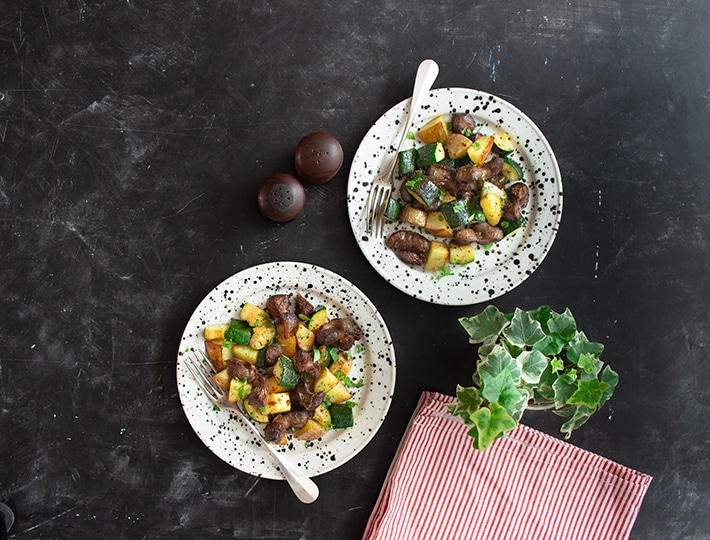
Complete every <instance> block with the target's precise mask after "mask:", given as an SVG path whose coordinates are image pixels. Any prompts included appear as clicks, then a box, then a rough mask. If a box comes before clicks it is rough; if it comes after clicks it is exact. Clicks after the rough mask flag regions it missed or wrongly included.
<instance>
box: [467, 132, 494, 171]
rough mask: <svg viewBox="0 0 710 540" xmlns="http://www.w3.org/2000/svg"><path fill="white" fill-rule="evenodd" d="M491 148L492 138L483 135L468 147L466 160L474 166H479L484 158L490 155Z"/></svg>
mask: <svg viewBox="0 0 710 540" xmlns="http://www.w3.org/2000/svg"><path fill="white" fill-rule="evenodd" d="M492 148H493V137H491V136H490V135H483V136H482V137H479V138H478V139H476V140H475V141H473V144H472V145H471V146H470V147H469V149H468V152H467V153H468V158H469V159H470V160H471V161H472V162H473V163H474V164H475V165H481V164H483V162H484V161H486V158H487V157H488V154H490V152H491V149H492Z"/></svg>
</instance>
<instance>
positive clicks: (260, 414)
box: [244, 399, 269, 424]
mask: <svg viewBox="0 0 710 540" xmlns="http://www.w3.org/2000/svg"><path fill="white" fill-rule="evenodd" d="M244 410H245V411H246V412H247V414H248V415H249V416H250V417H251V418H252V420H254V421H255V422H261V423H262V424H266V423H267V422H268V421H269V415H268V414H266V407H260V408H257V407H254V406H252V405H250V404H249V401H248V400H246V399H245V400H244Z"/></svg>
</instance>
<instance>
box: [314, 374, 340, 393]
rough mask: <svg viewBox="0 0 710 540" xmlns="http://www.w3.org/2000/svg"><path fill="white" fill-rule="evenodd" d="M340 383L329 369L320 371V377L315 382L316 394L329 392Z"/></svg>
mask: <svg viewBox="0 0 710 540" xmlns="http://www.w3.org/2000/svg"><path fill="white" fill-rule="evenodd" d="M339 382H340V381H339V380H338V378H337V377H336V376H335V375H334V374H333V372H332V371H330V370H329V369H326V368H323V369H321V370H320V373H319V374H318V377H316V378H315V380H314V381H313V391H314V392H327V391H328V390H330V389H331V388H333V387H334V386H335V385H336V384H338V383H339Z"/></svg>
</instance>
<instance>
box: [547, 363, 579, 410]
mask: <svg viewBox="0 0 710 540" xmlns="http://www.w3.org/2000/svg"><path fill="white" fill-rule="evenodd" d="M576 389H577V370H574V369H573V370H570V371H567V372H565V373H563V374H562V375H560V376H559V377H557V380H556V381H555V382H554V383H552V390H553V391H554V392H555V407H557V408H560V407H562V406H563V405H564V404H565V403H567V400H568V399H569V397H570V396H571V395H572V394H573V393H574V391H575V390H576Z"/></svg>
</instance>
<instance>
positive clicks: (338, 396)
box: [325, 381, 352, 403]
mask: <svg viewBox="0 0 710 540" xmlns="http://www.w3.org/2000/svg"><path fill="white" fill-rule="evenodd" d="M325 395H326V396H327V398H328V399H329V400H330V402H331V403H343V402H344V401H347V400H349V399H350V398H351V397H352V395H351V394H350V390H348V389H347V387H346V386H345V385H344V384H343V383H342V382H340V381H338V384H336V385H335V386H333V388H331V389H330V390H328V391H327V392H326V393H325Z"/></svg>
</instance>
